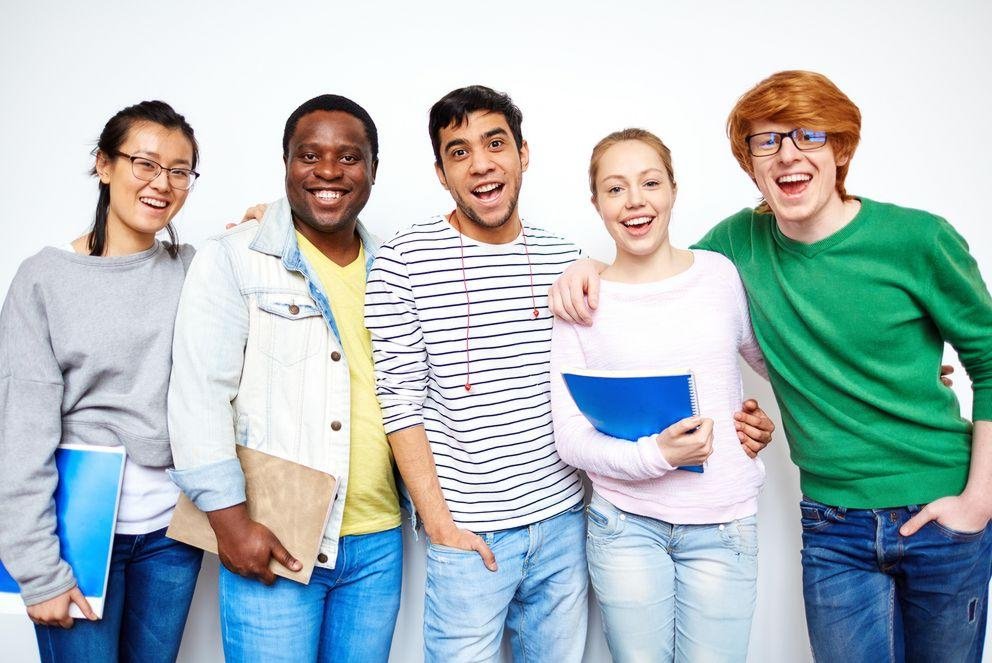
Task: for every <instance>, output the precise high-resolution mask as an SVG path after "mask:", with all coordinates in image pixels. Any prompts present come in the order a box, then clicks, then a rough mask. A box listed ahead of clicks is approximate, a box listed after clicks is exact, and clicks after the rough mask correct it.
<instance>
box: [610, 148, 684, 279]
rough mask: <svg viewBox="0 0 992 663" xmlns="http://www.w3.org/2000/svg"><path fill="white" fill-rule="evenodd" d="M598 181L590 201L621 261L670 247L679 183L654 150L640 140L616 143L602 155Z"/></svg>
mask: <svg viewBox="0 0 992 663" xmlns="http://www.w3.org/2000/svg"><path fill="white" fill-rule="evenodd" d="M594 184H595V188H596V193H595V195H594V196H593V198H592V202H593V205H595V207H596V211H597V212H599V215H600V216H601V217H602V218H603V223H604V224H605V225H606V231H607V232H609V233H610V236H611V237H612V238H613V241H614V242H616V245H617V258H618V260H620V259H622V258H624V257H635V256H636V257H647V256H651V255H654V254H655V253H656V252H657V251H658V250H659V249H660V248H662V247H664V246H667V245H668V223H669V221H670V220H671V216H672V206H673V205H674V204H675V187H674V186H673V185H672V182H671V180H670V179H669V177H668V171H667V169H666V168H665V163H664V161H662V158H661V155H660V154H658V151H657V150H656V149H655V148H653V147H652V146H650V145H648V144H647V143H644V142H642V141H639V140H624V141H621V142H619V143H616V144H615V145H613V146H611V147H610V148H608V149H607V150H606V151H605V152H603V154H602V155H601V156H600V157H599V160H598V162H597V166H596V179H595V182H594Z"/></svg>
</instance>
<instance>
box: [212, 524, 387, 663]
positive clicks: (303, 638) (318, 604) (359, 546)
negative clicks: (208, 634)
mask: <svg viewBox="0 0 992 663" xmlns="http://www.w3.org/2000/svg"><path fill="white" fill-rule="evenodd" d="M402 574H403V537H402V534H401V532H400V528H399V527H396V528H393V529H390V530H386V531H385V532H376V533H374V534H360V535H354V536H344V537H341V539H340V542H339V546H338V559H337V564H336V565H335V568H334V569H324V568H320V567H316V568H314V570H313V576H311V578H310V584H308V585H301V584H300V583H298V582H294V581H292V580H287V579H286V578H277V579H276V582H275V584H273V585H271V586H268V587H266V586H265V585H263V584H262V583H261V582H259V581H258V580H250V579H248V578H242V577H241V576H238V575H236V574H234V573H231V572H230V571H228V570H227V569H226V568H224V567H223V566H222V567H221V569H220V626H221V635H222V636H223V639H224V658H225V659H226V660H227V663H245V662H248V661H256V662H257V663H278V662H280V661H285V662H286V663H308V662H310V661H327V662H328V663H330V662H333V663H347V662H353V663H375V662H377V661H383V662H385V661H386V660H387V659H388V658H389V648H390V645H391V644H392V641H393V629H394V628H395V626H396V615H397V613H398V612H399V609H400V585H401V580H402Z"/></svg>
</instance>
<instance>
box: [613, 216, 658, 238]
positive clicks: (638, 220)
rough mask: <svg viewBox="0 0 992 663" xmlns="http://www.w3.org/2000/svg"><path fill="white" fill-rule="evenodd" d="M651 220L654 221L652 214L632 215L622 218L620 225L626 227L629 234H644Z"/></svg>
mask: <svg viewBox="0 0 992 663" xmlns="http://www.w3.org/2000/svg"><path fill="white" fill-rule="evenodd" d="M652 222H654V217H653V216H634V217H631V218H629V219H624V220H623V221H621V222H620V225H621V226H623V227H624V228H626V229H627V232H628V233H630V234H631V235H645V234H647V232H648V230H649V229H650V228H651V223H652Z"/></svg>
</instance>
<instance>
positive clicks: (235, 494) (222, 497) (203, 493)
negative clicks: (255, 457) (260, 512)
mask: <svg viewBox="0 0 992 663" xmlns="http://www.w3.org/2000/svg"><path fill="white" fill-rule="evenodd" d="M168 472H169V478H171V479H172V483H174V484H176V485H177V486H179V489H180V490H182V491H183V492H184V493H186V497H188V498H189V499H190V501H192V502H193V504H195V505H196V508H198V509H199V510H200V511H204V512H206V511H217V510H218V509H226V508H227V507H229V506H234V505H235V504H241V503H242V502H244V501H245V474H244V472H243V471H242V470H241V463H239V462H238V459H237V458H230V459H228V460H221V461H217V462H216V463H210V464H209V465H201V466H200V467H194V468H190V469H188V470H168Z"/></svg>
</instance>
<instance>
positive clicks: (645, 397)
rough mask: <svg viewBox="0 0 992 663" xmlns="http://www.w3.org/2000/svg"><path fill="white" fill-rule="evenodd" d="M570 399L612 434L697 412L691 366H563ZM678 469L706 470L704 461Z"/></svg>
mask: <svg viewBox="0 0 992 663" xmlns="http://www.w3.org/2000/svg"><path fill="white" fill-rule="evenodd" d="M562 377H563V378H564V379H565V385H566V386H567V387H568V391H569V393H570V394H571V395H572V400H574V401H575V404H576V405H577V406H578V408H579V410H580V411H581V412H582V414H584V415H585V417H586V419H588V420H589V423H591V424H592V425H593V427H594V428H595V429H596V430H598V431H599V432H600V433H604V434H606V435H609V436H611V437H616V438H620V439H622V440H631V441H636V440H637V439H639V438H642V437H644V436H645V435H654V434H655V433H660V432H661V431H663V430H665V429H666V428H668V427H669V426H671V425H672V424H674V423H675V422H677V421H681V420H682V419H685V418H686V417H692V416H699V405H698V402H697V398H696V382H695V379H694V378H693V375H692V373H691V372H690V371H685V372H680V373H674V374H667V375H660V374H658V373H657V372H651V371H597V370H587V369H569V370H567V371H562ZM679 469H680V470H689V471H692V472H702V471H703V467H702V466H701V465H685V466H683V467H680V468H679Z"/></svg>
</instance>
